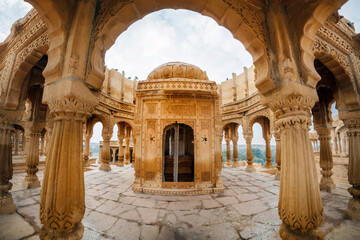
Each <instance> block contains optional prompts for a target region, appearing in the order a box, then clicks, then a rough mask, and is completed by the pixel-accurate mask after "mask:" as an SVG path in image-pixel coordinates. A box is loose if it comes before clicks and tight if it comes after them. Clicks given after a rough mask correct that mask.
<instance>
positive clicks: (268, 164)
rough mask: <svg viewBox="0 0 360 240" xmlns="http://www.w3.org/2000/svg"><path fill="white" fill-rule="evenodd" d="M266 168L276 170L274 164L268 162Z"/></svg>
mask: <svg viewBox="0 0 360 240" xmlns="http://www.w3.org/2000/svg"><path fill="white" fill-rule="evenodd" d="M264 168H267V169H273V168H275V167H274V165H273V163H272V162H266V163H265V166H264Z"/></svg>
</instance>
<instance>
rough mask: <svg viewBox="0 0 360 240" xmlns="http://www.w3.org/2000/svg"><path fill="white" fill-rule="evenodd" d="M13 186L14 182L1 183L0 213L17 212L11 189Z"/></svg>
mask: <svg viewBox="0 0 360 240" xmlns="http://www.w3.org/2000/svg"><path fill="white" fill-rule="evenodd" d="M11 187H12V183H10V182H8V183H7V184H1V185H0V214H5V213H12V212H15V210H16V206H15V204H14V201H13V198H12V196H11V193H10V192H9V190H10V189H11Z"/></svg>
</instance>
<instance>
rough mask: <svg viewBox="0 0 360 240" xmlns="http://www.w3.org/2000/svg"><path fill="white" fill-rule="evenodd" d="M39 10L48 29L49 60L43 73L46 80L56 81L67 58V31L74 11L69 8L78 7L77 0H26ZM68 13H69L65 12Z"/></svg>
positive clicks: (59, 77)
mask: <svg viewBox="0 0 360 240" xmlns="http://www.w3.org/2000/svg"><path fill="white" fill-rule="evenodd" d="M26 1H27V2H28V3H30V4H31V5H32V6H33V7H34V8H35V9H36V11H37V12H38V14H39V16H40V18H41V19H42V20H43V22H44V23H45V24H46V26H47V29H48V38H49V50H48V57H49V62H48V64H47V65H46V68H45V69H44V72H43V75H44V77H45V79H46V82H54V81H56V80H58V79H61V76H62V71H61V70H62V68H63V65H64V60H65V57H64V55H65V49H66V43H67V37H66V35H67V32H68V31H69V30H70V28H69V27H68V26H67V25H71V18H72V13H70V12H69V11H68V9H76V4H78V2H77V1H66V2H64V1H62V0H53V1H43V0H26ZM64 13H68V14H64Z"/></svg>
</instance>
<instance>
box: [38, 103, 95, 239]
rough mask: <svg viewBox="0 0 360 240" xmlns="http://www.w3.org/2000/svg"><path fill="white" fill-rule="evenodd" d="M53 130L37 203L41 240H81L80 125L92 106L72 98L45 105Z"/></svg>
mask: <svg viewBox="0 0 360 240" xmlns="http://www.w3.org/2000/svg"><path fill="white" fill-rule="evenodd" d="M48 106H49V109H50V111H51V114H52V115H53V116H54V128H53V133H52V137H51V141H50V149H49V152H48V155H47V163H46V169H45V174H44V181H43V187H42V191H41V200H40V220H41V223H42V224H43V226H42V228H41V230H40V238H41V239H55V238H57V239H81V237H82V235H83V231H84V226H83V225H82V223H81V219H82V218H83V216H84V213H85V202H84V195H85V188H84V173H83V171H84V170H83V161H82V156H81V152H82V148H83V124H84V122H85V120H86V118H87V117H89V116H90V114H91V112H92V110H93V106H92V105H90V104H89V103H87V102H84V101H81V100H79V99H77V98H75V97H64V98H62V99H61V100H52V101H50V102H48Z"/></svg>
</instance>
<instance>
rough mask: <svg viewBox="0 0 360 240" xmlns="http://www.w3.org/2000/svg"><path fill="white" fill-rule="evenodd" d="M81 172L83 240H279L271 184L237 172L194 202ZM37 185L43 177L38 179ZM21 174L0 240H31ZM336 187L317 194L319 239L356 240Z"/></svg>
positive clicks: (120, 175) (123, 173) (34, 205)
mask: <svg viewBox="0 0 360 240" xmlns="http://www.w3.org/2000/svg"><path fill="white" fill-rule="evenodd" d="M91 169H92V170H90V169H89V171H86V172H85V185H86V199H85V200H86V207H87V208H86V213H85V217H84V219H83V221H82V223H83V224H84V226H85V232H84V237H83V239H129V240H130V239H165V240H170V239H226V240H229V239H279V236H278V229H279V226H280V224H281V221H280V219H279V216H278V213H277V203H278V193H279V183H280V182H279V181H277V180H274V176H271V175H269V174H266V173H261V172H259V171H258V172H256V173H248V172H246V171H245V169H244V167H241V168H231V167H227V166H226V167H224V168H223V174H222V175H223V177H222V178H223V182H224V185H225V186H226V190H225V192H224V193H221V194H212V195H200V196H160V195H148V194H139V193H134V192H133V191H132V190H131V185H132V182H133V178H134V169H133V168H131V166H125V167H117V166H112V171H111V172H102V171H99V170H98V167H96V166H95V165H93V167H91ZM38 176H39V178H40V180H42V177H43V171H40V172H39V174H38ZM24 177H25V174H23V173H21V174H15V175H14V178H13V180H12V182H13V183H14V188H13V192H12V194H13V197H14V201H15V203H16V206H17V210H16V212H15V213H12V214H5V215H1V216H0V239H5V240H8V239H38V231H39V227H40V221H39V216H38V214H39V199H40V188H37V189H24V188H23V187H22V186H21V183H22V180H23V179H24ZM347 187H348V185H346V184H339V185H338V188H337V189H336V190H335V191H334V192H333V193H331V194H329V193H322V199H323V203H324V211H325V221H324V223H323V225H322V227H321V229H322V230H323V232H324V234H325V239H347V240H348V239H360V222H353V221H350V220H345V219H344V211H345V209H346V206H347V202H348V200H349V198H350V195H349V194H348V193H347V191H346V188H347Z"/></svg>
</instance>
